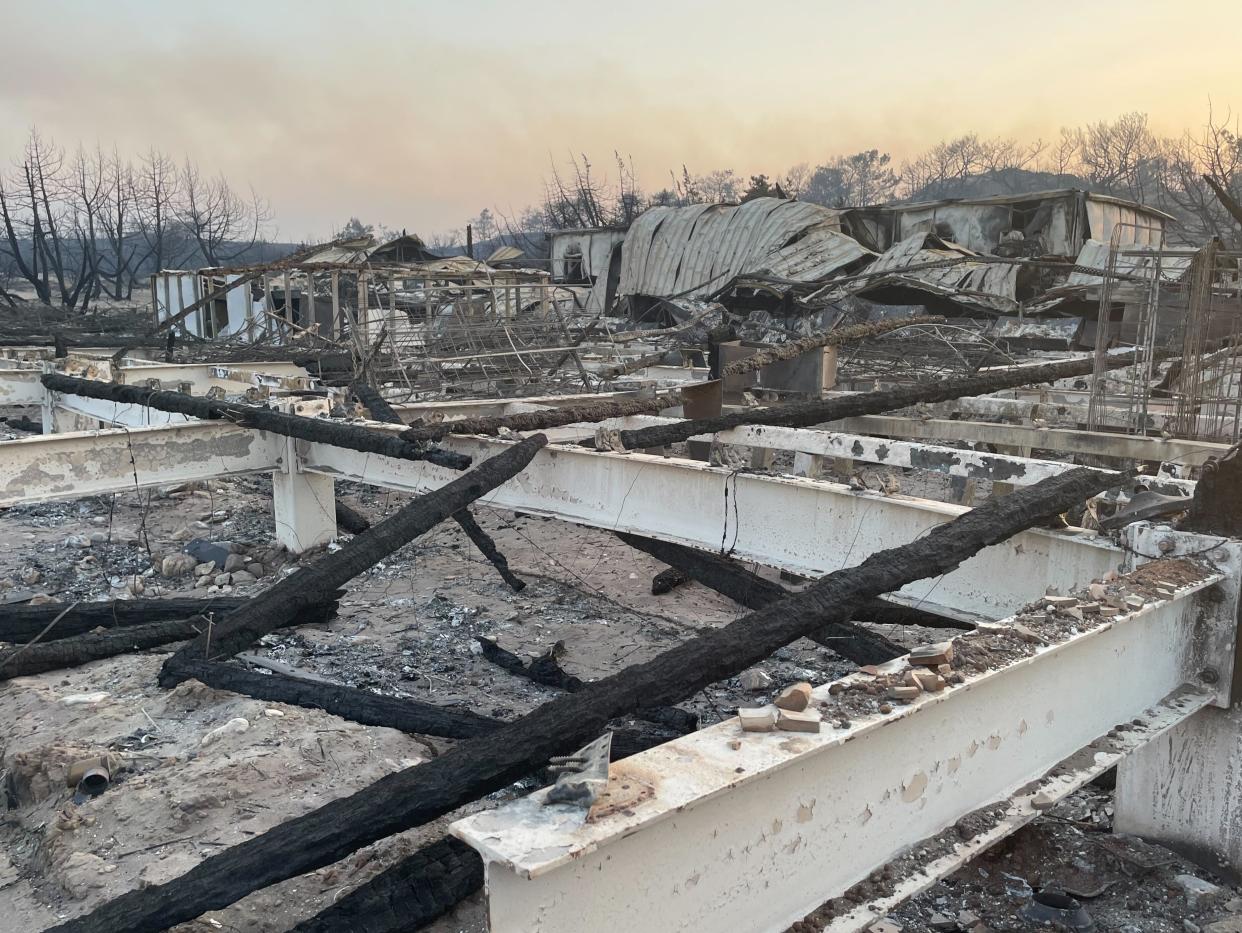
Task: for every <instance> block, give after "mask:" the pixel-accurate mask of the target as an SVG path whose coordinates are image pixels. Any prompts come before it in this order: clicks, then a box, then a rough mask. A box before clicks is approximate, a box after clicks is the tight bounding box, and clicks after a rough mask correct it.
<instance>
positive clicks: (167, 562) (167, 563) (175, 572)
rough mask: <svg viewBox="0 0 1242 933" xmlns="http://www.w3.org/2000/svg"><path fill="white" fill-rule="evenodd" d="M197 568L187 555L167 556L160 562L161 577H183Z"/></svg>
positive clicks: (195, 563) (192, 559) (191, 558)
mask: <svg viewBox="0 0 1242 933" xmlns="http://www.w3.org/2000/svg"><path fill="white" fill-rule="evenodd" d="M196 566H197V562H196V561H195V560H194V558H193V557H191V556H190V555H189V554H169V555H168V556H167V557H165V558H164V559H163V560H162V561H161V562H160V574H161V576H165V577H169V578H173V577H183V576H185V575H186V574H187V573H189V572H190V571H191V570H193V569H194V568H195V567H196Z"/></svg>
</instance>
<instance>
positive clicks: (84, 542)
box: [64, 535, 91, 548]
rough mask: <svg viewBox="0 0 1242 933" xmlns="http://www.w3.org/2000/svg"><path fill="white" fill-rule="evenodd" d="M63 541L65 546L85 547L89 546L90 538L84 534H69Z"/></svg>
mask: <svg viewBox="0 0 1242 933" xmlns="http://www.w3.org/2000/svg"><path fill="white" fill-rule="evenodd" d="M64 543H65V547H79V548H87V547H90V546H91V539H90V538H88V537H87V536H86V535H70V536H69V537H67V538H66V539H65V542H64Z"/></svg>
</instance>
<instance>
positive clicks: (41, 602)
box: [28, 593, 60, 606]
mask: <svg viewBox="0 0 1242 933" xmlns="http://www.w3.org/2000/svg"><path fill="white" fill-rule="evenodd" d="M58 602H60V600H59V599H57V598H56V597H55V596H48V595H47V593H35V594H34V595H33V596H31V597H30V602H29V604H28V605H31V606H46V605H48V604H49V603H58Z"/></svg>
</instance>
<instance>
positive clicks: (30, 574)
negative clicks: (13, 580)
mask: <svg viewBox="0 0 1242 933" xmlns="http://www.w3.org/2000/svg"><path fill="white" fill-rule="evenodd" d="M21 580H22V582H23V583H25V584H26V585H27V586H34V585H35V584H36V583H39V582H41V581H42V580H43V574H42V573H40V572H39V571H38V570H36V569H34V568H33V567H31V568H30V569H29V570H23V571H22V576H21Z"/></svg>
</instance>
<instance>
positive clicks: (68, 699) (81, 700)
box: [60, 690, 111, 706]
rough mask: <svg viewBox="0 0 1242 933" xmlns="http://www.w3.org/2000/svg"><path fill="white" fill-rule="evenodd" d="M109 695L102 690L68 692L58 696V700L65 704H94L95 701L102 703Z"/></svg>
mask: <svg viewBox="0 0 1242 933" xmlns="http://www.w3.org/2000/svg"><path fill="white" fill-rule="evenodd" d="M109 696H111V694H110V693H107V692H106V691H104V690H100V691H98V692H97V693H70V694H67V695H65V696H63V697H61V698H60V702H62V703H64V704H65V705H66V706H94V705H95V704H96V703H102V702H103V701H104V700H106V699H108V697H109Z"/></svg>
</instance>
